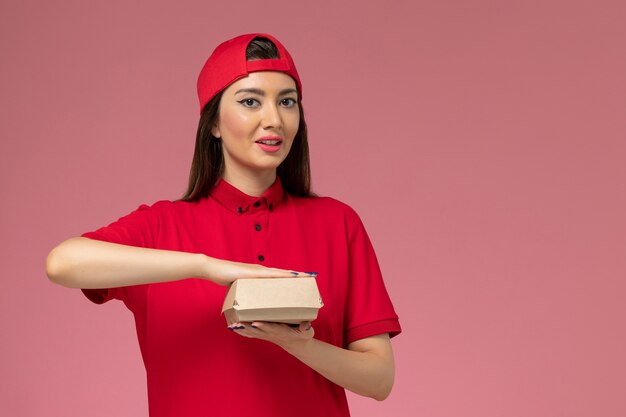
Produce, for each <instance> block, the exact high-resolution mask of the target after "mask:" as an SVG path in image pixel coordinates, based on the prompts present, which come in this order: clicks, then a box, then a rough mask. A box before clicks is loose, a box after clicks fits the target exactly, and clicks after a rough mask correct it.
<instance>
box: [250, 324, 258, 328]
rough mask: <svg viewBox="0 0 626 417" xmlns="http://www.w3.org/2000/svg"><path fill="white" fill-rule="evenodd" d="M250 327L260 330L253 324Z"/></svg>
mask: <svg viewBox="0 0 626 417" xmlns="http://www.w3.org/2000/svg"><path fill="white" fill-rule="evenodd" d="M250 326H252V327H254V328H255V329H258V327H256V326H255V325H254V324H251V325H250Z"/></svg>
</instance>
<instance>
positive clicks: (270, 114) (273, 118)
mask: <svg viewBox="0 0 626 417" xmlns="http://www.w3.org/2000/svg"><path fill="white" fill-rule="evenodd" d="M261 123H262V126H263V129H266V130H267V129H281V128H282V127H283V119H282V117H281V114H280V110H279V108H278V107H277V106H276V104H273V103H267V104H266V105H265V106H263V118H262V120H261Z"/></svg>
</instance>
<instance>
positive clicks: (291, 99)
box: [237, 98, 297, 108]
mask: <svg viewBox="0 0 626 417" xmlns="http://www.w3.org/2000/svg"><path fill="white" fill-rule="evenodd" d="M285 100H289V101H290V103H291V104H290V105H287V106H286V107H287V108H291V107H293V106H295V105H296V104H297V101H296V100H295V99H293V98H284V99H282V100H280V102H281V103H282V102H283V101H285ZM247 101H255V102H257V103H258V102H259V101H258V100H257V99H255V98H244V99H243V100H239V101H238V102H237V103H239V104H241V105H242V106H244V107H252V105H246V104H245V103H246V102H247Z"/></svg>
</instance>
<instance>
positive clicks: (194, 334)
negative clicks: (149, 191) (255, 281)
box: [82, 180, 401, 417]
mask: <svg viewBox="0 0 626 417" xmlns="http://www.w3.org/2000/svg"><path fill="white" fill-rule="evenodd" d="M82 236H84V237H88V238H92V239H98V240H103V241H108V242H114V243H121V244H125V245H132V246H140V247H146V248H156V249H168V250H177V251H185V252H193V253H204V254H206V255H208V256H212V257H216V258H222V259H228V260H232V261H238V262H247V263H260V264H262V265H266V266H270V267H276V268H284V269H291V270H294V271H315V272H318V273H319V275H318V276H317V279H316V280H317V285H318V288H319V291H320V294H321V296H322V299H323V300H324V306H323V307H322V308H321V309H320V311H319V315H318V318H317V320H315V321H314V322H313V327H314V328H315V338H317V339H319V340H322V341H325V342H328V343H331V344H333V345H336V346H341V347H346V346H347V345H348V344H349V343H351V342H353V341H355V340H358V339H362V338H365V337H369V336H373V335H376V334H381V333H390V335H391V336H395V335H396V334H398V333H399V332H400V331H401V329H400V324H399V321H398V316H397V315H396V313H395V311H394V308H393V306H392V303H391V301H390V299H389V296H388V294H387V291H386V289H385V285H384V283H383V279H382V276H381V272H380V268H379V266H378V262H377V260H376V256H375V254H374V250H373V248H372V245H371V243H370V241H369V238H368V236H367V233H366V232H365V229H364V227H363V224H362V223H361V221H360V219H359V217H358V215H357V214H356V212H355V211H354V210H352V209H351V208H350V207H348V206H347V205H345V204H343V203H341V202H339V201H337V200H334V199H332V198H328V197H313V198H300V197H294V196H292V195H289V194H287V193H285V192H284V191H283V188H282V185H281V183H280V180H277V181H276V182H275V183H274V185H272V186H271V187H270V188H269V189H268V190H267V191H266V192H265V193H264V194H263V196H261V197H251V196H248V195H246V194H244V193H242V192H241V191H239V190H238V189H237V188H235V187H233V186H232V185H230V184H228V183H227V182H226V181H224V180H221V181H220V182H219V183H218V184H217V185H216V187H215V188H214V189H213V191H212V192H211V194H210V196H209V197H207V198H203V199H201V200H200V201H198V202H193V203H190V202H185V201H174V202H172V201H167V200H162V201H158V202H156V203H154V204H153V205H152V206H147V205H144V204H142V205H140V206H139V207H138V208H137V209H136V210H135V211H133V212H132V213H130V214H128V215H126V216H124V217H122V218H120V219H118V220H117V221H115V222H113V223H112V224H110V225H109V226H106V227H103V228H100V229H98V230H96V231H94V232H88V233H84V234H83V235H82ZM226 290H227V287H224V286H219V285H216V284H214V283H212V282H210V281H207V280H203V279H198V278H193V277H192V278H190V279H184V280H180V281H174V282H166V283H156V284H146V285H135V286H128V287H121V288H110V289H102V290H83V292H84V293H85V295H86V296H87V297H88V298H89V299H90V300H92V301H93V302H95V303H98V304H101V303H104V302H106V301H109V300H111V299H113V298H116V299H120V300H122V301H123V302H124V303H125V304H126V306H127V307H128V308H129V309H130V310H131V311H132V312H133V314H134V316H135V324H136V328H137V335H138V338H139V345H140V347H141V354H142V357H143V361H144V365H145V367H146V372H147V381H148V402H149V408H150V416H151V417H166V416H167V417H199V416H226V415H227V416H230V417H237V416H241V417H280V416H289V417H293V416H299V417H307V416H316V417H319V416H325V417H334V416H349V411H348V404H347V401H346V396H345V391H344V389H343V388H342V387H340V386H338V385H336V384H334V383H332V382H330V381H329V380H327V379H326V378H324V377H322V376H321V375H320V374H318V373H317V372H315V371H314V370H312V369H311V368H309V367H308V366H306V365H304V364H303V363H301V362H300V361H299V360H297V359H296V358H294V357H293V356H291V355H290V354H288V353H287V352H286V351H284V350H283V349H282V348H280V347H279V346H277V345H274V344H273V343H270V342H267V341H263V340H258V339H249V338H245V337H242V336H240V335H238V334H236V333H235V332H232V331H229V330H228V329H227V327H226V320H225V318H224V317H223V316H222V315H221V307H222V303H223V300H224V296H225V294H226Z"/></svg>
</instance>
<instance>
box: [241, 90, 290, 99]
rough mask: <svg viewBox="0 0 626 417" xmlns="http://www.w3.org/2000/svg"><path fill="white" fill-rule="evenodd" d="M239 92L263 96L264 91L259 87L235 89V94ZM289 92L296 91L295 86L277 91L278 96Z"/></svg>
mask: <svg viewBox="0 0 626 417" xmlns="http://www.w3.org/2000/svg"><path fill="white" fill-rule="evenodd" d="M239 93H252V94H257V95H259V96H262V97H265V91H263V90H261V89H259V88H242V89H240V90H237V91H235V95H237V94H239ZM290 93H296V94H297V93H298V90H296V89H295V88H286V89H284V90H280V93H278V95H279V96H284V95H285V94H290Z"/></svg>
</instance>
